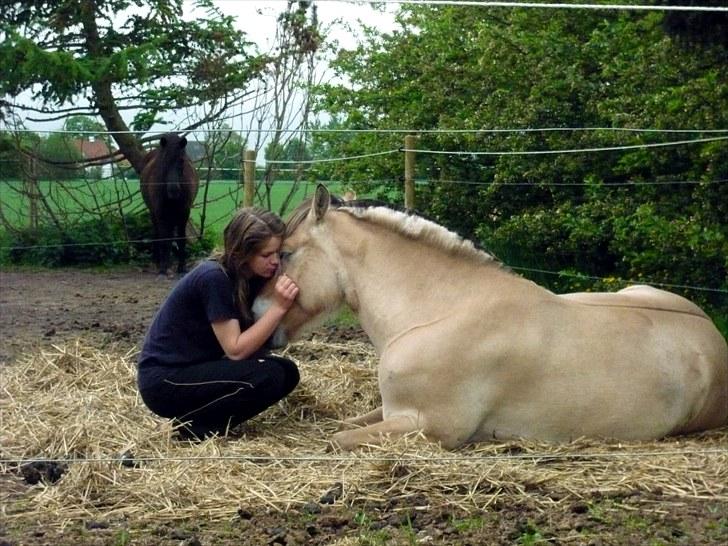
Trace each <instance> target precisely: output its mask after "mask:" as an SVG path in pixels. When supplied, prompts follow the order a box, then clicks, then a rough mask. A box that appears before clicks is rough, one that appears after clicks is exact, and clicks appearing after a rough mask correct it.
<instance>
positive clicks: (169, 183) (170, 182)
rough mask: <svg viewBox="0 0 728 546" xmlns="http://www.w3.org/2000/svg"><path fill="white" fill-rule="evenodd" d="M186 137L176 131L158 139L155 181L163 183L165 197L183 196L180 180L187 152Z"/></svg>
mask: <svg viewBox="0 0 728 546" xmlns="http://www.w3.org/2000/svg"><path fill="white" fill-rule="evenodd" d="M186 146H187V139H186V138H185V137H181V136H179V135H178V134H177V133H167V134H165V135H162V137H161V138H160V139H159V154H158V155H157V158H156V168H157V181H158V183H159V184H163V185H164V190H165V194H166V197H167V198H168V199H172V200H177V199H180V198H181V197H182V196H183V192H182V186H181V183H182V180H183V171H184V165H185V159H186V157H187V154H186V153H185V147H186Z"/></svg>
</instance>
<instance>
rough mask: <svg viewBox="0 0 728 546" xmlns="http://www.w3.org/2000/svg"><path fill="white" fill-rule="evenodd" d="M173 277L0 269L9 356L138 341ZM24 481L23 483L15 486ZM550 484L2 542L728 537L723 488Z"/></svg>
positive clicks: (6, 482)
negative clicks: (673, 490) (498, 493)
mask: <svg viewBox="0 0 728 546" xmlns="http://www.w3.org/2000/svg"><path fill="white" fill-rule="evenodd" d="M174 282H175V281H174V280H172V279H160V278H157V277H156V276H155V275H153V274H150V273H148V272H144V271H141V270H126V271H112V272H90V271H77V270H69V271H4V272H1V271H0V336H1V337H0V339H1V340H2V341H1V343H0V363H4V364H7V363H9V362H12V361H13V359H14V358H16V357H17V356H18V355H19V354H21V353H22V352H23V351H27V350H29V349H30V350H32V349H38V348H42V347H44V346H49V345H50V344H53V343H60V342H64V341H68V340H73V339H75V338H77V337H82V338H83V339H85V340H87V341H90V342H93V343H96V344H99V345H100V346H102V347H107V346H108V347H109V348H111V347H116V348H122V349H124V350H126V349H128V348H130V347H133V346H135V345H138V344H139V343H140V342H141V340H142V338H143V335H144V331H145V329H146V327H147V325H148V324H149V322H150V320H151V318H152V316H153V314H154V312H155V310H156V308H157V307H158V306H159V304H160V303H161V302H162V300H163V299H164V297H165V295H166V294H167V293H168V292H169V290H170V289H171V287H172V286H173V283H174ZM319 335H321V332H319ZM323 335H325V336H331V338H332V339H337V340H340V339H342V338H344V339H346V338H351V337H356V338H361V336H362V333H361V332H360V331H358V330H357V329H356V328H347V329H344V330H342V331H338V330H336V329H335V328H331V327H329V328H328V329H327V330H325V331H323ZM0 397H1V396H0ZM0 424H2V419H1V418H0ZM3 426H8V424H7V423H5V424H3ZM13 478H14V479H12V480H10V479H9V477H8V476H5V477H2V476H0V487H9V486H10V484H11V483H12V484H14V485H13V486H14V487H18V486H17V484H18V480H17V479H15V478H17V477H13ZM24 487H31V486H30V485H27V486H24ZM22 492H23V491H22V487H21V488H20V489H19V490H18V491H17V492H14V493H13V494H15V493H17V495H18V496H21V495H22ZM548 495H549V492H548V491H535V492H534V493H533V498H532V499H529V498H526V499H525V500H523V501H522V502H519V503H514V504H507V503H505V502H497V503H494V504H493V505H491V506H490V507H489V508H488V510H487V511H485V512H482V513H478V514H472V513H462V512H458V511H457V510H452V509H449V508H447V507H439V508H433V507H432V505H431V504H430V503H429V501H428V499H427V498H415V499H412V500H411V502H410V503H408V505H407V506H402V505H398V504H397V503H394V502H390V503H383V504H382V503H379V504H364V505H360V506H340V505H337V504H336V503H331V502H330V500H331V499H326V498H321V499H311V502H310V503H308V504H307V505H305V506H304V507H303V508H301V509H296V510H292V511H290V512H286V513H280V512H275V511H270V510H267V509H266V508H264V507H263V506H258V507H250V508H249V509H248V508H245V509H239V510H238V517H237V518H236V519H234V520H233V521H230V522H226V523H225V524H215V523H211V522H207V521H202V520H198V521H189V522H184V523H183V524H180V525H177V526H158V527H154V528H144V527H141V526H139V525H137V524H135V523H134V522H133V521H90V520H86V521H78V522H75V523H74V524H73V525H71V526H69V527H66V528H65V529H63V530H60V529H58V528H57V527H56V526H54V525H50V524H49V522H34V523H26V524H23V525H22V526H19V525H16V524H12V525H10V524H7V523H3V520H2V518H0V546H9V545H12V546H20V545H29V546H41V545H61V546H65V545H71V544H93V545H106V544H109V545H112V544H113V545H127V544H139V545H169V546H171V545H183V546H197V545H204V546H207V545H218V544H219V545H247V544H251V545H259V544H263V545H265V544H269V545H273V544H280V545H299V544H341V545H343V544H366V545H377V544H447V545H461V544H463V545H464V544H478V545H480V544H592V545H602V544H620V545H621V544H625V545H632V544H634V545H643V544H646V545H654V546H657V545H671V544H689V545H699V544H715V545H718V544H721V545H722V544H728V505H727V504H726V503H724V502H720V501H718V500H716V499H711V498H702V499H698V498H687V499H686V498H673V497H671V496H670V495H669V494H668V493H667V492H664V491H651V492H646V491H635V492H634V493H633V494H630V495H623V494H622V495H619V496H611V497H607V496H594V497H592V498H588V499H586V500H584V499H580V500H578V499H574V500H566V501H564V500H563V499H562V500H560V499H551V500H552V501H553V502H552V503H551V506H552V507H553V508H550V509H545V508H544V506H545V505H547V504H548V503H545V502H543V501H544V500H549V499H544V498H540V499H539V498H538V497H539V496H541V497H544V496H545V497H548ZM537 501H540V502H537ZM3 510H4V509H0V512H2V511H3Z"/></svg>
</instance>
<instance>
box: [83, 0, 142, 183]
mask: <svg viewBox="0 0 728 546" xmlns="http://www.w3.org/2000/svg"><path fill="white" fill-rule="evenodd" d="M95 8H96V6H95V0H86V1H85V2H84V3H83V4H82V6H81V18H82V21H83V27H84V31H85V36H86V47H87V48H88V52H89V55H90V56H91V57H102V56H103V51H102V48H101V40H100V38H99V28H98V26H97V25H96V16H95ZM111 84H112V82H111V80H110V79H109V78H106V77H101V78H99V79H98V80H96V81H95V82H93V83H92V84H91V88H92V89H93V92H94V99H95V107H96V108H97V109H98V111H99V115H100V116H101V119H103V120H104V124H105V125H106V128H107V129H108V130H109V132H111V134H112V137H113V138H114V141H115V142H116V144H117V145H118V146H119V150H120V151H121V153H122V154H124V157H125V158H126V159H127V161H129V163H130V164H131V166H132V168H133V169H134V170H135V171H136V173H137V174H138V175H141V173H142V169H143V168H144V156H145V155H146V154H145V152H144V148H143V147H142V145H141V142H139V139H138V138H137V137H136V135H133V134H131V133H129V132H128V131H129V127H128V126H127V125H126V123H125V122H124V120H123V119H122V117H121V114H120V113H119V109H118V108H117V106H116V101H115V100H114V96H113V94H112V93H111Z"/></svg>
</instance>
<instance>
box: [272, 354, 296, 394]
mask: <svg viewBox="0 0 728 546" xmlns="http://www.w3.org/2000/svg"><path fill="white" fill-rule="evenodd" d="M268 358H269V364H271V365H273V366H277V367H278V369H279V370H280V373H281V384H282V388H283V391H284V394H283V396H286V395H287V394H289V393H290V392H291V391H292V390H293V389H295V388H296V385H298V382H299V381H300V380H301V376H300V374H299V372H298V366H296V364H295V362H293V361H292V360H288V359H287V358H283V357H280V356H269V357H268Z"/></svg>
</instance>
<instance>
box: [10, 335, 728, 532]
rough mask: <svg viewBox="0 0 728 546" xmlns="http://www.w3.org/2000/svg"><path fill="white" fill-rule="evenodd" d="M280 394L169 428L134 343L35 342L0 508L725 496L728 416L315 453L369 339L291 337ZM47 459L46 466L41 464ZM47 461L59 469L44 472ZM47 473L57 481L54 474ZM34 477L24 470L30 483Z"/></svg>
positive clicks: (141, 509)
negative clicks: (289, 388) (178, 429)
mask: <svg viewBox="0 0 728 546" xmlns="http://www.w3.org/2000/svg"><path fill="white" fill-rule="evenodd" d="M287 355H288V356H290V357H291V358H294V359H296V360H297V361H298V362H299V365H300V368H301V377H302V381H301V384H300V385H299V387H298V388H297V389H296V390H295V391H294V393H293V394H292V395H291V396H290V397H289V398H288V399H286V400H284V401H283V402H281V403H279V404H278V405H277V406H275V407H274V408H271V409H269V410H268V411H267V412H265V413H264V414H263V415H260V416H258V417H256V418H255V419H253V420H251V421H249V422H248V423H246V424H244V425H243V426H242V427H241V428H240V430H237V431H234V434H232V435H231V436H230V437H227V438H213V439H209V440H206V441H204V442H201V443H197V444H192V443H189V442H186V441H181V440H177V439H176V438H175V434H174V430H173V429H172V426H171V424H170V422H168V421H166V420H163V419H160V418H157V417H155V416H154V415H152V414H151V413H150V412H149V411H148V410H147V409H146V408H145V407H144V405H143V404H142V402H141V400H140V398H139V396H138V395H137V392H136V388H135V376H134V374H135V364H134V361H135V353H134V352H123V351H119V352H115V351H114V350H111V352H104V351H102V350H99V349H96V348H94V347H91V346H88V345H87V344H85V343H83V342H77V343H75V344H69V345H65V346H53V347H52V348H51V350H35V351H32V352H29V353H27V354H26V355H25V356H23V357H21V358H20V359H18V360H17V361H16V363H14V364H13V365H9V366H5V367H4V368H2V369H0V385H1V390H0V392H2V395H1V396H0V443H1V445H2V448H1V450H2V451H1V453H0V455H1V457H2V461H1V462H0V471H2V473H3V474H4V479H6V480H7V479H10V478H8V476H12V479H13V480H16V481H17V482H20V481H21V480H22V479H23V478H22V477H21V476H25V478H26V480H28V476H29V471H32V470H35V471H36V474H38V475H39V477H38V476H36V477H37V479H39V480H40V481H38V483H37V485H34V486H33V487H30V488H27V489H24V490H23V491H22V492H21V493H18V492H17V488H16V492H15V493H12V492H10V491H8V490H6V489H9V488H3V490H4V491H3V492H0V501H1V504H2V505H3V506H4V508H3V512H4V514H3V515H4V517H6V518H13V519H24V518H32V519H39V518H40V517H41V515H46V516H51V517H52V518H53V521H55V522H57V523H61V524H62V522H65V521H70V520H74V519H77V518H101V517H103V518H107V519H114V518H117V517H118V518H133V519H134V520H135V521H138V522H142V523H143V522H145V521H148V522H161V523H163V522H172V521H175V520H183V519H187V518H190V517H197V518H200V517H204V518H208V519H212V520H228V519H231V518H234V517H235V515H236V513H237V511H238V510H239V509H243V510H244V509H246V508H251V507H267V508H270V509H273V510H287V509H291V508H302V507H305V506H307V505H310V503H318V502H321V503H343V504H345V505H351V504H357V503H362V502H387V501H391V500H398V501H399V503H400V504H401V505H403V506H410V507H418V506H419V507H422V508H423V509H426V508H427V507H432V508H434V507H442V506H446V505H447V506H452V507H457V508H460V509H463V510H466V511H471V510H481V509H484V508H486V507H487V506H489V505H490V504H491V503H493V502H501V501H510V500H518V499H521V500H523V499H524V497H529V498H530V499H531V500H532V501H535V502H537V503H541V504H543V505H544V508H546V506H547V505H553V504H554V503H560V502H564V501H566V500H569V501H570V502H573V501H574V500H578V499H585V498H589V497H590V496H593V495H595V494H596V495H615V496H620V495H625V496H626V495H634V494H640V493H643V492H649V493H651V494H662V495H664V496H666V497H669V498H671V499H673V500H674V501H676V502H679V500H680V499H681V498H685V497H691V498H699V499H712V500H716V501H719V502H728V429H721V430H718V431H713V432H710V433H705V434H701V435H694V436H691V437H683V438H671V439H666V440H663V441H658V442H649V443H645V442H640V443H616V442H600V441H595V440H585V439H579V440H575V441H574V442H572V443H569V444H566V445H546V444H538V443H534V442H508V443H498V444H481V445H476V446H468V447H466V448H462V449H460V450H457V451H446V450H443V449H441V448H439V447H438V446H437V445H434V444H432V443H428V442H427V441H425V440H424V439H423V438H421V437H417V436H411V437H408V438H405V439H402V440H399V441H396V442H389V443H387V444H386V445H384V446H382V447H365V448H362V449H360V450H358V451H356V452H354V453H340V452H335V451H331V450H330V448H329V444H328V438H330V436H331V434H332V433H334V432H335V431H336V430H337V429H338V427H339V425H340V421H339V420H340V419H343V418H345V417H349V416H353V415H355V414H360V413H364V412H366V411H369V410H370V409H372V408H374V407H375V406H376V405H378V391H377V381H376V357H375V355H374V352H373V350H372V348H371V346H370V345H368V344H365V343H357V342H345V343H340V344H335V343H330V342H326V343H323V342H320V341H317V340H316V339H315V338H314V339H313V340H312V341H307V342H300V343H297V344H295V345H292V346H291V347H290V348H289V349H288V351H287ZM48 460H53V461H54V462H52V463H44V464H50V465H51V466H53V467H54V468H55V471H56V475H55V477H52V478H51V474H50V473H47V472H46V467H45V466H44V464H40V463H37V462H36V463H35V465H33V464H31V462H32V461H48ZM60 473H62V475H61V476H60V479H57V478H58V474H60ZM56 480H57V481H56ZM34 481H37V480H34Z"/></svg>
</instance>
